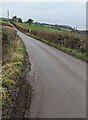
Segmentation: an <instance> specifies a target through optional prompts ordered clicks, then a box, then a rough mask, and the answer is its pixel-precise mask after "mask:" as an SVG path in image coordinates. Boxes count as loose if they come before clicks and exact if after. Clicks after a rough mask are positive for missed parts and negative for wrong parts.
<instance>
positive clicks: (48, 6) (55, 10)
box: [0, 2, 86, 29]
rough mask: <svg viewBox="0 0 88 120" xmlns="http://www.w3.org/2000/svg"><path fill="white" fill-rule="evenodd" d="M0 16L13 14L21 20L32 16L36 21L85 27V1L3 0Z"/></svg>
mask: <svg viewBox="0 0 88 120" xmlns="http://www.w3.org/2000/svg"><path fill="white" fill-rule="evenodd" d="M1 6H2V12H0V16H3V17H7V10H9V12H10V18H11V17H12V16H14V15H16V16H17V17H21V18H22V19H23V20H27V19H28V18H32V19H33V20H35V21H36V22H45V23H53V24H65V25H70V26H72V27H74V26H76V25H78V29H85V28H86V3H85V2H24V3H22V2H20V3H18V2H15V3H13V2H12V3H11V2H4V3H3V4H2V5H1V4H0V8H1Z"/></svg>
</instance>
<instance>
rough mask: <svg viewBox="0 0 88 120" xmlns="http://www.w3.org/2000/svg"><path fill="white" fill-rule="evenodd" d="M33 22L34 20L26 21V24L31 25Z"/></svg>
mask: <svg viewBox="0 0 88 120" xmlns="http://www.w3.org/2000/svg"><path fill="white" fill-rule="evenodd" d="M33 22H34V20H32V19H28V21H27V22H26V23H29V24H32V23H33Z"/></svg>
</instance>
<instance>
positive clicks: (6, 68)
mask: <svg viewBox="0 0 88 120" xmlns="http://www.w3.org/2000/svg"><path fill="white" fill-rule="evenodd" d="M15 32H16V31H15V30H14V29H13V28H7V27H5V28H4V30H3V31H2V43H3V44H2V50H3V55H2V60H3V61H2V80H0V98H1V99H0V103H1V105H2V108H3V117H4V118H7V116H8V107H7V106H8V103H9V102H10V97H11V96H12V95H11V94H13V95H14V92H12V91H17V89H18V84H19V79H20V78H21V77H22V74H23V70H24V58H25V54H26V50H25V47H24V45H23V43H22V41H21V39H20V37H19V36H18V35H17V34H16V33H15Z"/></svg>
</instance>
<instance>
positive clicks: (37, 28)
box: [17, 22, 64, 32]
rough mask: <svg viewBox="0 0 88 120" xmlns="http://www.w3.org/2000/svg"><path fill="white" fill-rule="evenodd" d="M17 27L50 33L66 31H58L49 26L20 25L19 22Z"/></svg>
mask: <svg viewBox="0 0 88 120" xmlns="http://www.w3.org/2000/svg"><path fill="white" fill-rule="evenodd" d="M17 25H19V26H21V27H24V28H27V29H29V30H48V31H53V32H55V31H59V32H61V31H64V30H57V29H54V28H50V27H48V26H43V25H34V24H31V25H29V24H26V23H18V22H17Z"/></svg>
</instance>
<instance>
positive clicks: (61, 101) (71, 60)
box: [18, 31, 86, 118]
mask: <svg viewBox="0 0 88 120" xmlns="http://www.w3.org/2000/svg"><path fill="white" fill-rule="evenodd" d="M18 34H19V36H20V37H21V38H22V41H23V42H24V44H25V47H26V49H27V52H28V55H29V57H30V59H31V63H32V70H31V73H32V74H33V76H34V80H33V81H34V86H33V87H34V96H33V100H32V103H31V107H30V115H29V114H28V115H27V117H28V118H85V117H86V63H85V62H84V61H81V60H79V59H77V58H75V57H72V56H70V55H68V54H66V53H64V52H62V51H60V50H57V49H55V48H53V47H51V46H49V45H47V44H44V43H42V42H40V41H38V40H36V39H34V38H31V37H29V36H26V35H24V34H23V33H21V32H19V31H18ZM29 81H30V79H29Z"/></svg>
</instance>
